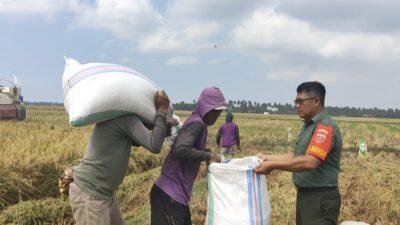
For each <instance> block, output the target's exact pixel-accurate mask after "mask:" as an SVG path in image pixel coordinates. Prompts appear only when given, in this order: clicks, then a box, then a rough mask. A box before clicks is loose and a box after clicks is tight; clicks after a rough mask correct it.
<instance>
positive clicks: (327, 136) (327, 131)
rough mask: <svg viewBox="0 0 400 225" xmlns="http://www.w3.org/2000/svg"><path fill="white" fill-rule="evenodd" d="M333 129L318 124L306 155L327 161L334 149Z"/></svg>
mask: <svg viewBox="0 0 400 225" xmlns="http://www.w3.org/2000/svg"><path fill="white" fill-rule="evenodd" d="M332 138H333V127H332V126H330V125H323V124H318V125H317V127H316V128H315V130H314V134H313V136H312V138H311V141H310V144H309V145H308V148H307V151H306V154H309V155H313V156H315V157H317V158H319V159H321V160H325V159H326V157H327V156H328V154H329V152H330V151H331V149H332Z"/></svg>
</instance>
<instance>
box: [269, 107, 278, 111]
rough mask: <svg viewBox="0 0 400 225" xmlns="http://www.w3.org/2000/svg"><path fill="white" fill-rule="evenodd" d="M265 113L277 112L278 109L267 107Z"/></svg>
mask: <svg viewBox="0 0 400 225" xmlns="http://www.w3.org/2000/svg"><path fill="white" fill-rule="evenodd" d="M267 111H270V112H278V108H276V107H271V106H267Z"/></svg>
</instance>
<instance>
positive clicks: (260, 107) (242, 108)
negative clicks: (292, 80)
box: [26, 100, 400, 118]
mask: <svg viewBox="0 0 400 225" xmlns="http://www.w3.org/2000/svg"><path fill="white" fill-rule="evenodd" d="M26 104H27V105H44V106H63V103H58V102H26ZM195 106H196V101H194V100H193V101H192V102H184V101H181V102H179V103H174V104H173V107H174V109H175V110H183V111H193V110H194V109H195ZM325 108H326V110H327V111H328V113H330V114H331V115H333V116H346V117H376V118H400V109H392V108H388V109H380V108H377V107H374V108H361V107H349V106H345V107H337V106H327V107H325ZM228 109H229V110H230V111H232V112H239V113H256V114H279V115H296V114H297V112H296V107H295V106H294V105H292V104H288V103H286V104H282V103H276V102H275V103H259V102H252V101H246V100H237V101H232V100H230V101H228Z"/></svg>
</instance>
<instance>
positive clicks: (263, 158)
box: [257, 153, 268, 161]
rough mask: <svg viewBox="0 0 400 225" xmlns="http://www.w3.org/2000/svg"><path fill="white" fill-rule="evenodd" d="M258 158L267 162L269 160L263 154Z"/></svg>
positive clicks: (259, 154)
mask: <svg viewBox="0 0 400 225" xmlns="http://www.w3.org/2000/svg"><path fill="white" fill-rule="evenodd" d="M257 157H258V158H260V159H261V160H262V161H267V160H268V159H267V157H268V156H267V155H266V154H263V153H258V154H257Z"/></svg>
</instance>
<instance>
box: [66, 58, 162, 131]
mask: <svg viewBox="0 0 400 225" xmlns="http://www.w3.org/2000/svg"><path fill="white" fill-rule="evenodd" d="M65 60H66V65H65V70H64V73H63V76H62V85H63V93H64V107H65V109H66V111H67V113H68V115H69V122H70V123H71V124H72V125H74V126H85V125H88V124H93V123H97V122H101V121H105V120H109V119H113V118H115V117H118V116H121V115H125V114H132V113H134V114H136V115H138V116H140V117H141V119H142V120H143V121H144V122H147V123H150V124H154V122H155V115H156V109H155V107H154V93H155V92H156V91H157V90H160V88H159V87H158V86H157V85H156V84H154V83H153V82H152V81H151V80H150V79H149V78H147V77H146V76H144V75H142V74H140V73H139V72H137V71H136V70H133V69H130V68H128V67H124V66H120V65H115V64H106V63H88V64H80V63H79V62H77V61H76V60H74V59H71V58H65Z"/></svg>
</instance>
